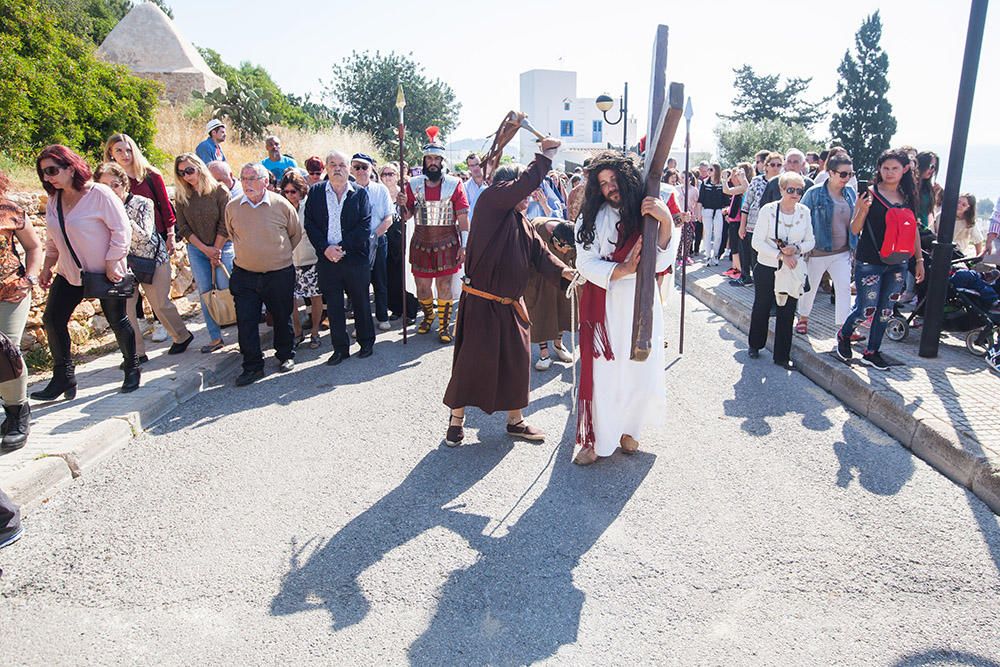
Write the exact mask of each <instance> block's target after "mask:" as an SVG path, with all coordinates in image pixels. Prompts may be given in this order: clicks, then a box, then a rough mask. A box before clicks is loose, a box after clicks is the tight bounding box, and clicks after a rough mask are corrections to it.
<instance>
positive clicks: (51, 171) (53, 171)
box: [42, 167, 66, 176]
mask: <svg viewBox="0 0 1000 667" xmlns="http://www.w3.org/2000/svg"><path fill="white" fill-rule="evenodd" d="M65 168H66V167H45V168H44V169H42V173H43V174H45V175H46V176H56V175H58V174H59V172H61V171H62V170H63V169H65Z"/></svg>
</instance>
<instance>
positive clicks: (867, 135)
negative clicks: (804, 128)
mask: <svg viewBox="0 0 1000 667" xmlns="http://www.w3.org/2000/svg"><path fill="white" fill-rule="evenodd" d="M881 39H882V20H881V19H880V18H879V13H878V12H877V11H876V12H875V13H874V14H872V15H871V16H869V17H868V18H866V19H865V20H864V22H863V23H862V24H861V28H859V29H858V32H857V33H856V34H855V36H854V46H855V50H856V53H855V55H854V56H852V55H851V52H850V51H849V50H848V51H847V52H846V53H844V59H843V61H841V63H840V67H838V68H837V72H838V73H839V74H840V81H839V82H838V83H837V109H838V111H837V112H836V113H834V114H833V119H832V120H831V121H830V135H831V136H832V137H833V138H834V139H839V140H840V141H841V142H842V143H843V145H844V148H846V149H847V152H848V153H850V154H851V157H852V158H854V170H855V171H857V172H858V173H859V176H862V177H865V178H867V177H870V176H871V175H872V174H873V173H874V170H875V161H876V160H877V159H878V156H879V154H880V153H881V152H882V151H884V150H886V149H887V148H889V141H890V140H891V139H892V137H893V135H894V134H896V118H895V116H893V115H892V104H890V103H889V100H888V99H887V98H886V94H887V93H888V92H889V78H888V74H889V56H888V55H886V53H885V52H884V51H883V50H882V47H881V46H880V45H879V41H880V40H881Z"/></svg>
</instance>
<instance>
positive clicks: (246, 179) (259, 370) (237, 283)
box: [226, 163, 302, 387]
mask: <svg viewBox="0 0 1000 667" xmlns="http://www.w3.org/2000/svg"><path fill="white" fill-rule="evenodd" d="M240 184H241V185H242V186H243V196H242V197H240V198H238V199H234V200H232V201H231V202H229V204H228V205H227V206H226V230H227V231H228V232H229V238H230V239H232V241H233V251H234V254H235V256H236V259H235V261H234V263H233V275H232V277H231V278H230V280H229V291H230V292H231V293H232V295H233V302H234V303H235V305H236V326H237V328H238V330H239V341H240V354H242V355H243V372H242V373H241V374H240V376H239V377H237V378H236V386H237V387H242V386H244V385H248V384H251V383H253V382H256V381H257V380H259V379H261V378H262V377H264V355H263V353H262V352H261V349H260V329H259V325H260V307H261V305H265V306H267V310H268V312H269V313H271V317H272V319H273V321H274V349H275V356H276V357H277V358H278V362H279V364H280V365H279V366H278V370H279V371H281V372H286V371H290V370H292V368H293V367H294V366H295V361H294V359H295V349H294V347H293V344H294V341H295V335H294V333H293V332H292V309H293V304H294V302H295V301H294V291H295V266H294V265H293V264H292V249H294V248H295V246H296V245H297V244H298V242H299V240H300V239H301V238H302V225H301V224H300V223H299V215H298V212H297V211H296V210H295V208H294V207H292V205H291V204H289V203H288V201H287V200H286V199H285V198H284V197H281V196H280V195H277V194H276V193H273V192H269V191H268V190H267V169H265V168H264V166H263V165H261V164H260V163H250V164H246V165H244V166H243V168H242V169H241V170H240Z"/></svg>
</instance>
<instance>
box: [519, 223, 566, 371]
mask: <svg viewBox="0 0 1000 667" xmlns="http://www.w3.org/2000/svg"><path fill="white" fill-rule="evenodd" d="M531 225H532V226H533V227H534V228H535V233H536V234H537V235H538V237H539V238H540V239H542V241H543V242H544V243H545V245H546V246H547V247H548V249H549V252H551V253H552V254H553V255H555V256H556V257H558V258H559V259H560V260H561V261H562V262H563V263H564V264H566V265H568V266H575V260H576V240H575V236H574V235H575V231H574V226H573V224H572V223H570V222H567V221H565V220H561V219H559V218H543V217H539V218H534V219H533V220H532V221H531ZM524 305H525V308H527V310H528V318H530V319H531V342H532V343H535V344H537V345H538V350H539V357H538V361H536V362H535V370H538V371H547V370H548V369H549V368H550V367H551V366H552V356H550V354H549V351H550V348H549V342H550V341H552V342H553V343H554V345H553V346H552V350H551V351H552V353H553V354H554V355H555V357H556V359H558V360H559V361H563V362H566V363H571V362H572V361H573V355H571V354H570V352H569V350H567V349H566V348H564V347H563V344H562V335H563V332H565V331H570V330H571V329H572V328H573V313H572V306H573V303H572V301H570V299H568V298H567V297H566V291H565V290H563V289H561V286H560V285H556V284H554V283H553V282H552V281H550V280H546V279H545V276H543V275H542V274H541V273H540V272H538V271H535V270H534V269H532V271H531V278H529V279H528V286H527V287H526V288H525V290H524Z"/></svg>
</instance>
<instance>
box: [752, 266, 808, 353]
mask: <svg viewBox="0 0 1000 667" xmlns="http://www.w3.org/2000/svg"><path fill="white" fill-rule="evenodd" d="M776 271H777V269H775V268H774V267H773V266H768V265H767V264H758V265H757V266H756V267H755V268H754V270H753V310H752V311H751V312H750V335H749V338H748V340H747V343H748V345H749V346H750V348H751V349H754V350H760V349H763V348H764V346H765V345H767V322H768V320H769V319H771V308H772V307H774V305H775V299H774V274H775V272H776ZM797 303H798V299H793V298H792V297H788V300H787V301H785V305H783V306H778V307H777V308H778V314H777V316H776V317H775V320H774V361H775V363H778V364H781V363H785V362H787V361H788V360H789V358H790V357H791V354H792V321H793V320H794V319H795V306H796V304H797Z"/></svg>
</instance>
